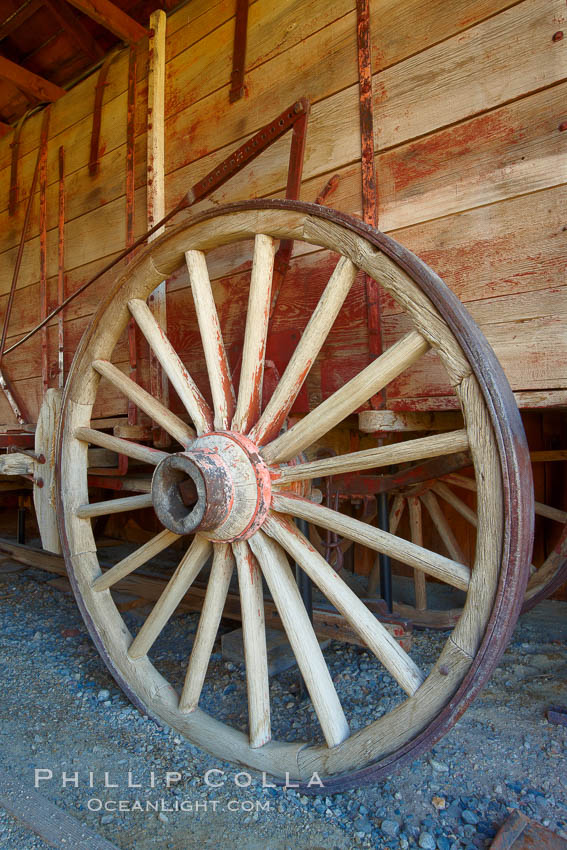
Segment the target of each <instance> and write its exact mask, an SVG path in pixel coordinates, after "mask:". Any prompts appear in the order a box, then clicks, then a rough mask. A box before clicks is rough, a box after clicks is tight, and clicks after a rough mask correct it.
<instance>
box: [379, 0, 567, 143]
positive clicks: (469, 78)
mask: <svg viewBox="0 0 567 850" xmlns="http://www.w3.org/2000/svg"><path fill="white" fill-rule="evenodd" d="M560 21H565V5H564V3H563V2H562V0H524V2H523V3H518V4H516V5H515V6H513V7H512V8H511V9H507V10H505V11H503V12H502V13H501V14H499V15H495V16H494V17H491V18H489V19H488V20H486V21H484V22H483V23H480V24H479V25H478V26H475V27H471V28H470V29H468V30H466V32H464V33H461V34H460V35H455V36H453V37H452V38H450V39H448V40H446V41H443V42H442V43H440V44H436V45H434V46H433V47H430V48H429V49H427V50H422V51H421V52H419V53H418V54H416V55H415V56H413V57H411V58H409V59H407V60H406V61H404V62H400V63H399V64H398V65H395V66H394V67H392V68H389V69H386V70H384V71H382V73H380V74H378V75H376V76H374V78H373V81H374V86H375V88H374V96H375V104H376V108H377V110H378V113H377V114H379V115H380V120H379V121H377V122H376V139H375V140H376V146H377V149H380V150H383V149H384V148H387V147H391V146H393V145H396V144H400V143H402V142H405V141H407V140H408V139H413V138H415V137H416V136H424V135H425V134H427V133H431V132H432V131H433V130H436V129H437V128H439V127H443V126H445V125H446V124H450V123H454V122H456V121H460V120H462V119H464V118H467V117H469V116H471V115H475V114H477V113H479V112H484V111H486V110H487V109H490V108H491V107H494V106H498V105H499V104H502V103H506V102H507V101H510V100H513V99H515V98H517V97H520V96H521V95H524V94H525V93H526V92H529V91H533V90H535V89H540V88H543V87H544V86H548V85H551V84H553V83H555V82H557V81H558V80H561V79H563V78H564V77H565V75H566V74H565V71H566V57H567V44H566V43H565V40H562V41H555V42H554V41H553V40H552V36H553V34H554V33H555V32H556V31H557V29H558V27H559V22H560ZM559 28H560V27H559ZM455 56H458V58H459V61H458V63H455V62H454V61H451V60H450V59H449V57H455ZM520 56H521V60H520V59H519V57H520ZM479 80H482V85H479ZM400 115H403V120H400ZM441 155H442V154H441Z"/></svg>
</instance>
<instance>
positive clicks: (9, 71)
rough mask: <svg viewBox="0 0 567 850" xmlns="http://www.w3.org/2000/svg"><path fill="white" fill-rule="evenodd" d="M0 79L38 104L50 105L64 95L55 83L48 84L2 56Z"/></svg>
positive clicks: (0, 60)
mask: <svg viewBox="0 0 567 850" xmlns="http://www.w3.org/2000/svg"><path fill="white" fill-rule="evenodd" d="M0 78H2V79H3V80H9V81H10V82H11V83H13V84H14V85H15V86H16V87H17V88H18V89H20V91H22V92H24V94H26V95H31V97H34V98H35V99H36V100H38V101H40V102H44V101H47V102H48V103H52V102H53V101H54V100H59V98H60V97H63V95H64V94H65V89H62V88H60V87H59V86H56V85H55V83H51V82H49V80H46V79H44V77H40V76H38V75H37V74H34V73H33V72H32V71H28V69H27V68H24V67H22V65H17V64H16V63H15V62H11V61H10V60H9V59H6V58H5V57H4V56H0Z"/></svg>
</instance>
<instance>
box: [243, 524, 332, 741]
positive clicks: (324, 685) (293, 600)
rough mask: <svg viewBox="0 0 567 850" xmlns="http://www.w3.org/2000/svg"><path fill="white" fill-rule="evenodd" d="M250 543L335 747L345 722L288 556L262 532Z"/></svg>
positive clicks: (310, 692) (321, 718) (326, 737)
mask: <svg viewBox="0 0 567 850" xmlns="http://www.w3.org/2000/svg"><path fill="white" fill-rule="evenodd" d="M249 543H250V547H251V548H252V551H253V552H254V554H255V555H256V557H257V559H258V561H259V563H260V567H261V568H262V573H263V574H264V577H265V579H266V581H267V583H268V587H269V589H270V593H271V594H272V598H273V600H274V602H275V604H276V607H277V609H278V613H279V615H280V617H281V620H282V623H283V625H284V629H285V631H286V634H287V636H288V639H289V642H290V644H291V647H292V649H293V652H294V654H295V657H296V659H297V663H298V666H299V669H300V670H301V673H302V675H303V679H304V681H305V685H306V687H307V690H308V691H309V695H310V697H311V700H312V702H313V707H314V709H315V712H316V714H317V717H318V718H319V723H320V724H321V728H322V730H323V734H324V736H325V740H326V742H327V746H329V747H335V746H337V745H338V744H340V743H341V742H342V741H344V740H345V738H347V737H348V735H349V728H348V723H347V721H346V718H345V715H344V712H343V709H342V706H341V704H340V701H339V697H338V695H337V692H336V690H335V686H334V684H333V680H332V679H331V675H330V673H329V670H328V667H327V664H326V662H325V659H324V657H323V653H322V651H321V647H320V646H319V641H318V640H317V638H316V636H315V632H314V631H313V626H312V625H311V622H310V621H309V617H308V615H307V611H306V610H305V606H304V604H303V601H302V599H301V596H300V594H299V590H298V588H297V584H296V583H295V580H294V578H293V575H292V572H291V569H290V566H289V563H288V560H287V556H286V554H285V552H284V551H283V549H281V548H280V546H279V545H278V544H277V543H276V542H275V541H274V540H271V539H270V538H269V537H267V536H266V535H265V534H263V533H262V532H261V531H258V532H257V533H256V534H255V535H254V536H253V537H251V538H250V541H249Z"/></svg>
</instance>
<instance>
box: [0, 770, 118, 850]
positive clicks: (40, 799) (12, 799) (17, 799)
mask: <svg viewBox="0 0 567 850" xmlns="http://www.w3.org/2000/svg"><path fill="white" fill-rule="evenodd" d="M40 787H41V786H40ZM0 806H2V808H3V809H6V811H7V812H9V813H10V814H11V815H12V816H13V817H15V818H16V820H18V821H21V822H22V823H23V824H24V825H25V826H27V827H28V828H29V829H31V830H33V832H35V833H36V834H37V835H39V836H40V838H41V839H43V841H45V842H46V843H47V844H49V845H50V846H51V847H77V848H78V847H85V848H86V847H88V848H89V850H118V848H117V847H116V845H115V844H111V843H110V841H107V840H106V839H105V838H103V837H102V836H100V835H98V834H97V833H95V832H94V831H93V830H92V829H89V827H87V826H85V824H84V823H81V822H80V821H78V820H77V819H76V818H74V817H73V816H72V815H69V814H67V812H66V811H65V810H64V809H61V808H59V807H58V806H55V805H54V804H53V803H52V802H51V801H50V800H48V799H47V797H44V796H43V795H42V794H40V793H39V792H38V791H36V790H35V789H34V788H33V787H31V785H30V782H29V780H28V779H27V778H26V781H25V782H20V781H19V780H18V779H16V777H15V776H13V775H12V774H11V773H9V772H8V771H6V770H5V769H4V770H2V773H1V775H0Z"/></svg>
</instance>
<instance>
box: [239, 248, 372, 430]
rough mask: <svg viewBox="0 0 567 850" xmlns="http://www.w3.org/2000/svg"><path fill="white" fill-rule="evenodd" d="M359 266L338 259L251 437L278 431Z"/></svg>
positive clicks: (344, 258)
mask: <svg viewBox="0 0 567 850" xmlns="http://www.w3.org/2000/svg"><path fill="white" fill-rule="evenodd" d="M357 272H358V269H357V267H356V266H355V265H354V263H352V262H351V261H350V260H348V259H347V258H346V257H341V258H340V260H339V261H338V263H337V265H336V267H335V270H334V272H333V274H332V275H331V278H330V280H329V282H328V284H327V286H326V287H325V291H324V292H323V294H322V296H321V298H320V299H319V303H318V304H317V307H316V308H315V311H314V312H313V314H312V316H311V318H310V320H309V323H308V324H307V327H306V328H305V330H304V332H303V334H302V337H301V339H300V340H299V342H298V344H297V347H296V349H295V351H294V353H293V355H292V357H291V360H290V361H289V363H288V365H287V367H286V370H285V372H284V373H283V375H282V377H281V380H280V381H279V383H278V385H277V387H276V389H275V391H274V393H273V395H272V397H271V399H270V401H269V402H268V404H267V405H266V409H265V410H264V412H263V414H262V416H261V418H260V420H259V422H258V424H257V425H256V426H255V427H254V428H253V429H252V432H251V434H250V438H251V439H252V440H253V441H254V442H255V443H258V444H264V443H268V442H269V441H270V440H273V439H274V438H275V437H277V435H278V434H279V432H280V429H281V427H282V425H283V423H284V421H285V418H286V416H287V414H288V413H289V411H290V410H291V408H292V406H293V403H294V401H295V399H296V398H297V396H298V393H299V391H300V390H301V387H302V386H303V382H304V381H305V378H306V377H307V374H308V373H309V370H310V369H311V366H312V365H313V363H314V361H315V359H316V357H317V355H318V354H319V352H320V350H321V347H322V346H323V343H324V342H325V340H326V338H327V336H328V334H329V331H330V330H331V328H332V326H333V324H334V322H335V319H336V318H337V316H338V314H339V311H340V309H341V307H342V305H343V303H344V300H345V298H346V297H347V295H348V293H349V291H350V288H351V287H352V284H353V282H354V279H355V277H356V275H357Z"/></svg>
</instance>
